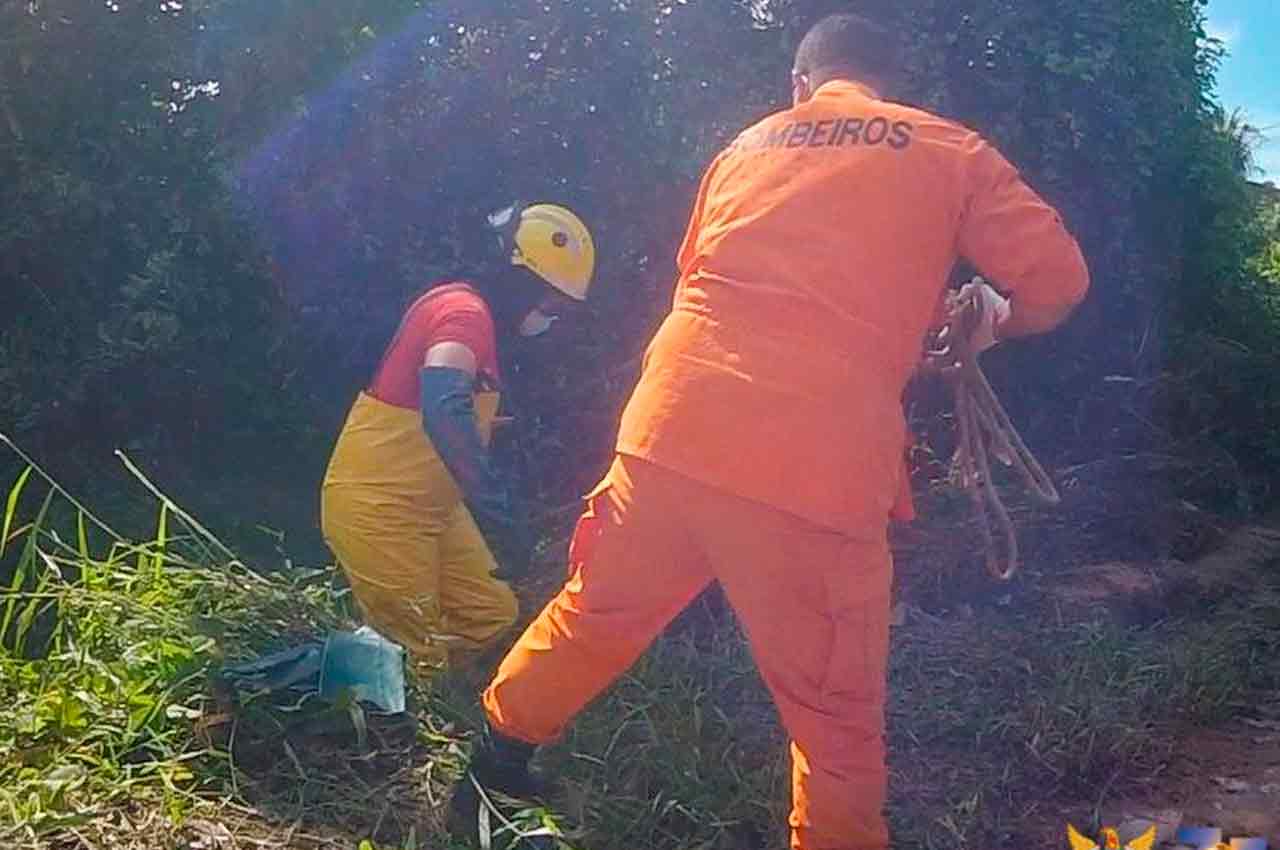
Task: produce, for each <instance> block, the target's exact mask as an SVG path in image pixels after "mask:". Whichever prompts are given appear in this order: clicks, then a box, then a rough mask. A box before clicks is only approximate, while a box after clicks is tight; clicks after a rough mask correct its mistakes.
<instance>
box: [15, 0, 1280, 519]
mask: <svg viewBox="0 0 1280 850" xmlns="http://www.w3.org/2000/svg"><path fill="white" fill-rule="evenodd" d="M849 7H854V8H861V9H864V10H869V11H871V12H874V13H877V14H880V15H882V16H884V17H886V18H888V19H889V20H890V21H892V22H894V23H896V24H898V25H900V28H901V30H902V32H903V33H905V34H906V37H907V46H908V49H909V55H910V58H911V63H910V74H909V80H908V85H907V90H906V91H905V92H904V96H905V97H906V98H907V99H910V100H913V101H915V102H919V103H921V104H923V105H926V106H928V107H932V108H935V109H938V110H941V111H943V112H944V113H947V114H949V115H952V116H954V117H956V118H958V119H960V120H962V121H965V122H967V123H969V124H971V125H972V126H975V127H977V128H980V129H981V130H983V131H984V132H986V133H987V134H989V135H990V136H991V137H992V138H993V139H994V140H995V141H996V142H997V143H998V144H999V145H1000V146H1001V147H1002V148H1004V149H1005V150H1006V151H1007V152H1008V154H1009V155H1010V157H1011V158H1012V159H1013V160H1014V161H1015V162H1017V163H1018V164H1019V165H1020V166H1021V167H1022V168H1023V169H1024V170H1025V172H1026V173H1027V175H1028V176H1029V178H1030V179H1031V180H1032V182H1033V183H1034V184H1035V185H1036V186H1037V187H1038V188H1039V189H1040V190H1042V191H1043V192H1044V193H1045V194H1046V195H1047V196H1048V197H1049V198H1051V199H1052V200H1053V201H1054V202H1056V203H1058V204H1060V205H1061V207H1062V209H1063V210H1064V213H1065V215H1066V217H1067V219H1068V220H1069V223H1070V224H1071V226H1072V227H1073V229H1075V230H1076V232H1077V233H1078V234H1079V236H1080V238H1081V241H1082V243H1083V244H1084V246H1085V248H1086V252H1087V254H1088V256H1089V259H1090V262H1091V266H1092V269H1093V272H1094V276H1095V282H1096V283H1095V290H1094V295H1093V297H1092V298H1091V299H1090V301H1089V303H1088V304H1087V306H1086V307H1085V308H1084V309H1083V310H1082V311H1081V314H1080V315H1079V317H1078V318H1077V319H1076V320H1075V321H1074V322H1073V323H1072V325H1071V326H1070V327H1069V328H1068V329H1067V330H1066V331H1064V332H1062V333H1060V334H1056V335H1054V336H1053V337H1051V338H1049V339H1045V340H1039V341H1035V342H1032V343H1028V344H1026V345H1019V346H1016V347H1011V348H1010V350H1008V351H1004V352H999V353H997V354H995V355H993V356H992V358H991V360H992V362H991V364H990V371H991V372H992V373H993V376H994V377H995V378H996V380H997V381H998V382H999V384H1000V385H1001V389H1002V393H1003V394H1004V395H1005V396H1006V400H1007V401H1008V403H1009V404H1010V407H1011V408H1012V410H1013V412H1014V415H1015V417H1016V418H1017V419H1018V420H1019V422H1021V423H1025V426H1026V431H1027V436H1028V438H1029V440H1030V441H1031V442H1032V444H1033V445H1035V446H1037V447H1038V448H1039V449H1040V450H1041V451H1042V452H1044V453H1046V454H1047V455H1048V456H1049V457H1051V458H1052V459H1054V460H1056V461H1059V462H1062V461H1065V460H1068V459H1072V460H1081V459H1089V458H1091V457H1095V456H1097V455H1098V454H1099V453H1106V452H1131V451H1141V450H1144V449H1149V448H1151V447H1153V446H1158V447H1160V448H1162V449H1167V448H1170V447H1171V446H1173V447H1182V448H1186V449H1187V450H1188V451H1200V450H1202V449H1203V446H1204V444H1205V443H1206V441H1208V443H1209V444H1211V445H1212V446H1213V448H1214V450H1215V451H1220V450H1222V449H1226V450H1228V451H1230V452H1233V453H1234V456H1235V457H1236V458H1237V460H1244V461H1245V462H1246V464H1249V462H1250V461H1254V460H1264V461H1271V462H1270V463H1253V464H1250V465H1249V468H1250V469H1251V470H1253V473H1254V474H1249V475H1244V476H1243V477H1242V478H1241V480H1242V481H1245V483H1246V484H1248V486H1246V487H1245V491H1246V492H1253V493H1265V490H1262V489H1260V488H1259V487H1258V486H1255V485H1258V484H1259V483H1265V482H1261V480H1260V479H1262V478H1265V476H1263V475H1261V473H1262V472H1264V471H1265V470H1266V469H1267V468H1268V467H1275V466H1276V464H1275V463H1274V460H1277V459H1280V444H1277V440H1276V438H1275V437H1274V436H1273V435H1271V434H1269V433H1266V432H1264V431H1263V430H1262V427H1261V422H1259V421H1258V419H1257V416H1256V413H1257V411H1258V409H1259V408H1258V407H1257V403H1258V402H1261V403H1262V404H1263V405H1265V407H1264V408H1263V409H1264V410H1270V409H1272V408H1273V407H1280V388H1277V384H1276V378H1275V377H1274V376H1275V374H1276V371H1275V370H1274V369H1273V368H1271V367H1272V363H1273V362H1274V358H1275V356H1276V353H1277V352H1276V343H1275V340H1276V329H1277V322H1280V318H1277V313H1276V309H1277V308H1276V305H1275V301H1274V297H1273V291H1274V287H1275V286H1276V285H1277V284H1276V265H1277V262H1276V259H1275V251H1276V248H1275V241H1274V240H1275V231H1276V224H1275V212H1274V210H1273V211H1272V212H1270V213H1269V215H1270V218H1265V217H1259V215H1258V214H1257V209H1258V206H1259V200H1258V197H1257V196H1256V195H1255V194H1252V193H1250V192H1249V190H1248V184H1247V182H1246V180H1245V169H1246V167H1247V162H1248V156H1247V146H1246V145H1245V141H1246V135H1245V134H1243V133H1241V132H1240V128H1239V127H1235V128H1233V127H1232V126H1231V124H1230V122H1229V121H1227V120H1225V117H1224V116H1223V115H1221V111H1220V109H1219V108H1218V107H1217V106H1216V105H1215V104H1214V103H1213V101H1212V99H1211V92H1212V80H1213V71H1214V68H1215V66H1216V62H1217V61H1218V59H1219V55H1220V52H1219V47H1218V45H1216V44H1215V43H1213V42H1212V41H1209V40H1207V39H1206V37H1205V33H1204V30H1203V13H1202V10H1201V4H1200V3H1199V2H1198V0H1139V2H1130V3H1119V4H1118V3H1114V2H1109V0H1081V2H1076V3H1071V4H1059V3H1047V2H1045V3H1015V2H1010V1H1009V0H969V2H965V3H954V2H950V0H910V2H906V3H889V2H871V1H870V0H869V2H862V3H852V2H850V3H837V2H827V0H750V2H743V0H697V2H695V1H694V0H689V2H685V0H671V2H667V0H656V1H655V0H647V1H646V2H638V1H637V0H594V2H588V1H587V0H536V1H535V0H516V2H497V0H488V2H462V0H441V2H435V3H427V2H413V0H353V2H348V3H329V2H325V3H314V2H303V0H286V2H279V3H272V4H260V3H252V2H249V1H248V0H190V2H186V3H182V2H163V3H158V4H157V3H154V2H141V1H140V0H109V2H106V3H104V4H86V3H83V2H73V0H31V2H23V3H9V4H5V5H4V6H2V7H0V185H4V186H5V189H6V190H5V193H4V198H5V203H4V205H3V207H2V208H0V316H2V317H3V319H2V320H0V321H3V337H2V338H0V427H3V428H5V429H10V430H13V431H17V432H18V433H19V434H21V435H23V436H25V437H28V438H30V439H32V440H37V441H39V442H38V443H36V445H37V448H39V449H41V450H43V451H44V452H45V453H46V454H61V453H64V452H67V451H68V450H71V449H73V448H80V449H85V450H90V449H92V450H94V451H97V450H99V449H101V448H104V447H106V446H110V445H114V444H119V443H121V442H124V441H127V440H134V441H139V440H141V441H145V442H146V444H147V449H148V450H149V451H150V452H151V453H152V455H153V456H154V455H156V454H163V453H165V452H168V453H170V454H181V455H183V456H185V457H188V458H190V459H191V461H192V462H194V461H195V460H196V459H197V458H200V459H208V460H217V461H223V460H225V459H227V458H229V457H238V458H241V459H244V458H246V457H247V458H254V459H255V462H256V459H267V458H271V459H273V460H276V461H278V462H279V464H280V465H281V466H283V467H285V468H292V469H299V468H303V469H306V470H308V472H307V477H309V478H314V477H315V476H316V475H318V470H319V468H320V467H321V466H322V465H323V461H324V453H325V450H326V449H327V446H328V441H329V440H330V438H331V436H332V433H333V431H334V429H336V427H337V425H338V424H339V423H340V421H341V417H342V415H343V412H344V411H345V407H346V404H347V402H348V401H349V399H350V397H351V395H352V393H353V392H354V391H355V389H356V388H357V387H358V386H359V385H360V383H361V381H363V380H364V379H365V377H366V376H367V374H368V372H369V370H370V368H371V367H372V365H373V363H374V362H375V360H376V357H377V355H378V353H379V352H380V350H381V346H382V345H383V344H384V343H385V340H386V337H387V334H388V333H389V331H390V329H391V328H392V327H393V325H394V322H395V321H396V319H397V317H398V314H399V311H400V309H401V308H402V306H403V305H404V304H405V302H406V300H407V299H408V298H409V297H410V296H411V295H412V294H414V293H415V292H417V291H418V290H419V289H420V288H421V287H422V286H423V285H425V284H426V283H428V282H430V281H431V280H432V279H434V278H436V277H437V276H439V275H446V274H451V273H456V272H465V271H466V270H469V269H474V268H477V267H478V266H480V265H481V264H482V263H483V261H484V260H485V256H484V254H485V249H486V248H487V243H486V240H485V238H484V236H483V235H482V234H481V233H480V231H479V227H478V225H479V223H480V221H481V217H482V214H483V213H484V212H486V211H487V210H489V209H491V208H493V207H494V206H496V205H498V204H500V203H502V202H504V201H506V200H508V199H510V198H512V197H524V198H550V199H555V200H560V201H563V202H567V203H569V204H571V205H572V206H574V207H575V208H577V209H579V210H580V211H581V212H582V213H583V214H584V215H585V216H586V217H587V218H588V219H589V221H590V222H591V224H592V226H593V228H594V230H595V232H596V235H597V241H598V245H599V251H600V256H601V263H600V266H599V277H598V281H599V283H598V288H597V290H596V293H597V295H596V297H595V298H594V299H593V302H592V304H591V305H590V307H589V310H588V313H589V315H588V316H587V317H586V321H582V322H579V323H577V324H576V325H575V326H573V327H568V326H566V327H564V328H563V329H559V330H557V332H556V333H555V334H554V335H553V336H552V338H551V339H549V340H546V341H545V342H543V343H542V344H541V345H540V346H538V347H530V348H529V349H528V350H521V349H510V350H508V352H507V354H508V357H509V358H510V359H512V360H513V361H516V362H513V369H512V371H513V372H514V374H515V375H516V380H515V381H514V382H513V387H512V390H513V399H512V400H513V402H514V403H515V405H516V407H517V408H518V410H519V412H521V413H523V414H525V416H524V417H523V422H524V425H525V427H523V428H522V429H520V430H518V432H517V434H518V436H517V443H518V448H520V449H521V451H520V452H518V455H519V456H520V457H521V458H522V459H523V465H524V466H525V470H524V471H525V473H526V475H527V476H528V480H529V486H530V487H531V488H532V489H533V490H536V491H538V492H541V493H544V494H548V495H550V496H553V497H555V498H556V499H560V498H563V497H565V496H566V495H568V496H571V495H572V494H573V492H575V491H576V490H578V489H580V487H581V486H582V485H583V484H584V483H586V482H587V481H588V479H590V478H591V477H592V476H593V475H594V474H596V472H597V471H598V470H599V467H600V465H601V464H602V463H603V462H604V461H605V459H606V458H607V454H608V450H609V443H610V438H611V436H612V428H613V424H614V420H615V416H616V412H617V409H618V406H619V404H620V403H621V401H622V399H623V398H624V396H625V393H626V390H627V388H628V385H629V381H630V380H631V377H632V375H633V365H634V357H635V355H636V354H637V353H638V351H639V350H640V348H641V347H642V345H643V343H644V341H645V339H646V336H647V334H648V333H649V331H650V330H651V329H652V327H653V325H654V323H655V322H656V321H657V319H658V318H659V317H660V315H661V313H662V312H663V309H664V308H665V306H666V303H667V292H668V291H669V287H670V285H671V258H672V255H673V251H674V246H675V243H676V240H677V239H678V238H679V235H680V231H681V227H682V224H683V219H684V216H685V214H686V211H687V208H688V204H689V202H690V199H691V197H692V193H693V189H694V185H695V181H696V178H697V175H698V173H699V171H700V169H701V167H702V166H703V165H704V164H705V163H706V162H707V161H708V160H709V159H710V157H711V156H712V155H713V153H714V152H715V150H716V149H717V147H718V146H719V145H721V144H723V143H724V142H725V141H726V140H727V139H728V138H729V137H730V136H731V135H732V134H734V133H735V132H736V131H737V129H738V128H740V127H742V126H743V125H744V124H745V123H747V122H749V121H751V120H753V119H755V118H757V117H759V116H760V115H762V114H764V113H765V112H767V111H769V110H771V109H773V108H776V107H778V106H780V105H782V104H783V103H784V99H785V98H786V97H787V94H788V93H787V73H786V72H787V69H788V63H789V60H790V55H791V52H792V50H793V49H794V44H795V41H796V39H797V37H798V35H799V34H800V33H801V32H802V31H803V28H804V26H805V25H806V24H807V23H808V22H809V21H811V20H813V19H814V18H816V17H817V16H818V15H820V14H823V13H825V12H828V11H831V10H834V9H839V8H849ZM1268 228H1269V229H1270V231H1271V240H1272V241H1271V247H1270V249H1269V251H1270V253H1269V254H1268V253H1267V251H1268V249H1267V248H1266V242H1267V236H1266V231H1267V229H1268ZM1208 350H1212V351H1214V352H1218V354H1216V355H1214V356H1221V357H1231V358H1234V360H1232V361H1231V362H1232V369H1231V371H1230V374H1228V373H1226V372H1223V371H1221V370H1208V372H1209V373H1210V374H1213V375H1217V377H1216V378H1213V379H1212V380H1211V379H1210V378H1209V376H1208V375H1206V374H1203V373H1201V372H1199V371H1195V372H1193V370H1192V369H1191V366H1192V364H1193V363H1194V364H1195V365H1196V366H1197V367H1200V366H1201V365H1203V363H1204V362H1206V361H1205V355H1204V352H1205V351H1208ZM1187 374H1193V375H1194V376H1197V377H1193V379H1192V380H1190V381H1187V380H1182V378H1183V377H1185V376H1186V375H1187ZM1231 375H1239V376H1241V378H1239V379H1237V378H1235V377H1232V376H1231ZM1202 378H1203V380H1202ZM1264 421H1265V420H1264ZM231 438H235V439H234V440H233V439H231ZM282 438H283V439H286V440H288V442H287V443H282V442H281V439H282ZM1188 441H1190V442H1188ZM281 445H287V446H289V447H290V450H289V451H287V452H281V451H278V450H277V449H278V447H279V446H281ZM567 446H574V447H575V451H574V452H573V453H570V452H568V450H567V449H566V448H565V447H567Z"/></svg>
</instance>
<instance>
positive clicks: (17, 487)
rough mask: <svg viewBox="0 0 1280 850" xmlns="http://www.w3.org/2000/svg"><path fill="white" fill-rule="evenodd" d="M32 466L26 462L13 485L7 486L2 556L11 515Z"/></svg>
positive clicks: (1, 533) (7, 539)
mask: <svg viewBox="0 0 1280 850" xmlns="http://www.w3.org/2000/svg"><path fill="white" fill-rule="evenodd" d="M34 468H35V467H33V466H31V465H30V464H28V465H27V468H26V469H24V470H22V474H21V475H19V476H18V480H17V481H15V482H14V484H13V487H11V488H9V499H8V501H7V502H6V503H5V506H4V530H3V531H2V532H0V557H3V556H4V547H5V545H6V544H7V543H8V542H9V529H11V528H12V527H13V515H14V513H15V512H16V511H17V509H18V497H19V496H21V495H22V488H23V487H25V486H27V479H28V478H30V477H31V470H32V469H34Z"/></svg>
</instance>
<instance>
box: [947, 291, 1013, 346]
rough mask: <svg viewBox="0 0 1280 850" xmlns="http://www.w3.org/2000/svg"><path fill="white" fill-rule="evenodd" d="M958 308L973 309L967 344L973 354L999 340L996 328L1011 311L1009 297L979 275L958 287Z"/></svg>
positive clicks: (1005, 319)
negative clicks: (971, 325) (973, 313)
mask: <svg viewBox="0 0 1280 850" xmlns="http://www.w3.org/2000/svg"><path fill="white" fill-rule="evenodd" d="M956 304H957V307H958V309H960V310H965V309H973V310H974V311H975V316H974V320H973V330H972V331H971V332H970V334H969V346H970V347H971V348H972V349H973V352H974V353H975V354H981V353H982V352H984V351H986V350H987V349H988V348H991V347H992V346H994V345H995V344H996V343H997V342H999V338H998V337H997V335H996V329H997V328H999V327H1000V326H1001V325H1003V324H1004V323H1005V322H1006V321H1007V320H1008V319H1009V314H1010V312H1011V307H1010V304H1009V299H1008V298H1005V297H1004V296H1003V295H1001V294H1000V293H999V292H996V290H995V288H994V287H993V286H991V284H989V283H987V282H986V281H985V280H983V279H982V278H981V277H980V276H975V277H974V278H973V280H971V281H969V282H968V283H966V284H965V285H964V286H962V287H960V292H959V294H958V296H957V297H956Z"/></svg>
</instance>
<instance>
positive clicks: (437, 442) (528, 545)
mask: <svg viewBox="0 0 1280 850" xmlns="http://www.w3.org/2000/svg"><path fill="white" fill-rule="evenodd" d="M476 368H477V365H476V355H475V352H474V351H472V350H471V349H470V348H469V347H467V346H466V345H465V344H463V343H460V342H441V343H437V344H435V345H433V346H431V347H430V348H429V349H427V353H426V356H425V357H424V358H423V361H422V371H421V372H420V373H419V381H420V385H421V396H422V401H421V410H422V427H423V429H424V430H425V431H426V432H427V436H428V437H430V438H431V443H432V445H433V446H435V449H436V452H438V453H439V455H440V459H441V460H442V461H444V465H445V467H446V468H448V470H449V473H450V474H451V475H452V476H453V480H454V481H456V482H457V483H458V487H459V488H460V489H461V490H462V497H463V500H464V501H465V502H466V504H467V508H468V509H469V510H470V511H471V515H472V517H473V518H474V519H475V521H476V525H477V526H479V528H480V532H481V534H482V535H483V536H484V538H485V540H486V542H488V543H489V545H490V546H492V547H494V548H495V549H501V550H502V552H501V553H500V555H499V557H501V558H502V560H503V561H504V563H503V564H502V566H503V567H505V568H506V569H507V570H509V571H514V572H519V571H522V570H523V569H524V567H525V566H526V565H527V562H528V559H529V554H530V552H531V551H532V549H533V540H532V537H531V534H530V532H529V530H528V528H527V527H526V526H525V525H524V523H522V522H519V521H517V520H516V518H515V516H514V514H515V505H514V500H513V499H512V497H511V493H510V490H509V488H508V487H507V485H506V483H505V482H504V481H503V480H502V478H501V477H500V476H499V475H498V474H497V471H496V470H494V468H493V465H492V463H491V462H490V459H489V452H488V450H487V449H486V448H485V446H484V442H483V441H482V440H481V439H480V431H479V429H478V428H477V427H476V412H475V399H474V396H473V392H472V390H473V387H474V385H475V377H476Z"/></svg>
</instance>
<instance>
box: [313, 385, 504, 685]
mask: <svg viewBox="0 0 1280 850" xmlns="http://www.w3.org/2000/svg"><path fill="white" fill-rule="evenodd" d="M496 406H497V405H496V398H494V399H492V400H490V399H482V398H481V397H479V396H477V411H478V413H479V415H480V421H481V425H482V428H481V432H482V434H483V435H484V436H485V437H486V439H487V436H488V427H489V423H490V422H491V421H492V416H493V412H494V410H495V409H496ZM320 516H321V528H322V530H323V532H324V537H325V540H326V542H327V543H328V544H329V547H330V548H331V549H332V550H333V553H334V555H335V556H336V557H337V560H338V564H339V565H340V566H341V568H342V570H343V572H344V573H345V574H346V577H347V580H348V582H349V584H350V585H351V592H352V595H353V596H354V597H355V601H356V604H357V606H358V608H359V609H360V613H361V615H362V616H363V617H364V619H365V621H366V622H368V624H369V625H370V626H372V627H373V628H375V629H377V630H378V631H379V632H380V633H381V634H383V635H385V636H386V637H387V638H389V639H391V640H393V641H395V642H396V643H399V644H400V645H401V646H403V647H405V648H406V649H407V650H408V651H409V652H410V653H412V654H413V656H415V661H416V662H417V663H419V664H422V665H424V666H426V667H428V668H436V669H441V668H443V667H445V666H446V664H447V663H448V661H449V657H450V656H451V655H452V656H454V660H455V662H456V660H457V656H459V655H464V656H465V655H468V654H473V653H476V652H479V651H482V650H484V649H485V648H486V647H488V646H489V645H491V644H492V643H494V642H495V641H496V640H498V639H499V638H500V637H501V636H502V634H503V633H504V632H506V631H507V630H508V629H509V628H510V627H511V625H512V624H513V623H514V622H515V619H516V614H517V605H516V598H515V594H514V593H512V591H511V588H510V587H509V586H508V585H507V584H506V582H503V581H501V580H499V579H497V578H495V577H494V575H493V572H494V570H495V568H496V566H497V565H496V563H495V562H494V558H493V554H492V553H491V552H490V550H489V547H488V545H487V544H486V543H485V541H484V538H483V537H482V536H481V535H480V530H479V529H478V528H477V527H476V524H475V520H474V519H472V517H471V513H470V511H468V510H467V507H466V505H465V504H464V503H463V501H462V497H461V493H460V492H459V490H458V487H457V485H456V484H455V483H454V481H453V479H452V477H450V475H449V473H448V470H447V469H446V468H445V466H444V463H443V462H442V461H441V460H440V458H439V456H438V455H437V454H436V452H435V449H434V448H433V447H432V446H431V442H430V440H429V439H428V437H427V435H426V433H425V432H424V431H423V429H422V425H421V419H420V416H419V414H418V412H417V411H414V410H406V409H404V408H399V407H395V406H392V405H389V404H385V403H384V402H381V401H378V400H377V399H375V398H373V397H372V396H369V395H367V394H361V396H360V397H359V398H358V399H357V400H356V403H355V404H354V405H353V406H352V409H351V412H350V414H348V417H347V422H346V424H345V425H344V427H343V429H342V433H341V435H340V436H339V438H338V443H337V446H336V447H335V448H334V453H333V456H332V458H331V459H330V461H329V469H328V471H327V473H326V475H325V481H324V486H323V488H322V491H321V502H320Z"/></svg>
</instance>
